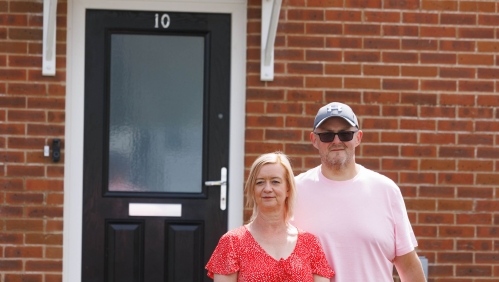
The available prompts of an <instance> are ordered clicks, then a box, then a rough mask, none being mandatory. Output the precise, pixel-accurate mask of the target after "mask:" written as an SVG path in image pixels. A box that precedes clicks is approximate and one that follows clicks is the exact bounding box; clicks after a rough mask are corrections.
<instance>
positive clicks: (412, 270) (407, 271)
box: [393, 251, 426, 282]
mask: <svg viewBox="0 0 499 282" xmlns="http://www.w3.org/2000/svg"><path fill="white" fill-rule="evenodd" d="M393 264H395V267H396V268H397V272H398V274H399V276H400V280H402V282H425V281H426V278H425V276H424V272H423V267H422V266H421V261H420V260H419V258H418V255H417V254H416V251H412V252H410V253H407V254H405V255H402V256H398V257H395V259H394V260H393Z"/></svg>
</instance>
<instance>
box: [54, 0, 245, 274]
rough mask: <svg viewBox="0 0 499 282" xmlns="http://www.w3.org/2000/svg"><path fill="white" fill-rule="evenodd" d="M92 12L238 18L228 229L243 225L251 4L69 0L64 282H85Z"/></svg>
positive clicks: (235, 23) (204, 0)
mask: <svg viewBox="0 0 499 282" xmlns="http://www.w3.org/2000/svg"><path fill="white" fill-rule="evenodd" d="M86 9H110V10H136V11H171V12H203V13H227V14H230V15H231V18H232V23H231V25H232V30H231V79H230V83H231V85H230V141H229V167H228V170H229V172H230V173H229V179H228V181H229V183H231V185H230V186H229V187H233V188H232V189H230V191H229V192H228V195H229V196H228V211H229V212H228V226H227V228H228V229H229V230H230V229H233V228H236V227H238V226H240V225H242V223H243V209H244V205H243V200H244V196H243V184H244V131H245V105H246V25H247V0H193V1H190V2H185V1H182V0H180V1H177V0H151V1H147V2H146V1H143V0H142V1H140V0H115V1H109V0H68V14H67V46H66V54H67V59H66V61H67V65H66V133H65V167H64V169H65V173H64V231H63V281H64V282H69V281H71V282H78V281H81V271H82V270H81V263H82V261H81V256H82V250H81V248H82V232H83V230H82V219H83V213H82V211H83V200H82V195H83V128H84V126H83V120H84V82H85V77H84V73H85V11H86Z"/></svg>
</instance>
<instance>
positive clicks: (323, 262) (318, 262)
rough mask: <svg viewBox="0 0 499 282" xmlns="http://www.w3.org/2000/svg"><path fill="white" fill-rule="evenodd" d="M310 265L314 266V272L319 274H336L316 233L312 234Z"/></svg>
mask: <svg viewBox="0 0 499 282" xmlns="http://www.w3.org/2000/svg"><path fill="white" fill-rule="evenodd" d="M310 237H311V239H310V242H311V246H310V265H311V268H312V273H314V274H317V275H319V276H323V277H327V278H332V277H333V276H334V270H333V269H332V268H331V266H329V263H328V262H327V259H326V254H325V253H324V250H323V249H322V246H321V244H320V242H319V239H317V237H315V236H314V235H312V234H310Z"/></svg>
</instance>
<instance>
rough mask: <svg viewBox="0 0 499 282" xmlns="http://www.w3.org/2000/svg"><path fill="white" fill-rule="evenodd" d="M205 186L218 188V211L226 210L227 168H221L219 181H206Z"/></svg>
mask: <svg viewBox="0 0 499 282" xmlns="http://www.w3.org/2000/svg"><path fill="white" fill-rule="evenodd" d="M204 185H206V186H220V209H221V210H223V211H224V210H226V209H227V168H225V167H222V169H221V170H220V180H215V181H206V182H205V183H204Z"/></svg>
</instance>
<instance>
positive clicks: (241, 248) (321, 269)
mask: <svg viewBox="0 0 499 282" xmlns="http://www.w3.org/2000/svg"><path fill="white" fill-rule="evenodd" d="M206 269H207V270H208V276H209V277H211V278H213V276H214V274H215V273H217V274H222V275H227V274H231V273H234V272H239V274H238V278H237V281H244V282H261V281H265V282H313V281H314V277H313V275H314V274H317V275H320V276H323V277H332V276H333V275H334V271H333V270H332V269H331V267H329V265H328V263H327V261H326V256H325V255H324V252H323V250H322V247H321V245H320V243H319V240H317V238H316V237H315V236H314V235H312V234H310V233H308V232H304V231H302V230H298V239H297V241H296V246H295V248H294V250H293V252H292V253H291V254H290V255H289V256H288V257H287V258H285V259H279V260H276V259H274V258H273V257H271V256H270V255H269V254H267V252H265V250H264V249H263V248H262V247H261V246H260V245H259V244H258V242H256V240H255V239H254V238H253V235H251V233H250V232H249V231H248V229H247V228H246V227H245V226H241V227H239V228H236V229H233V230H231V231H229V232H227V233H226V234H225V235H223V236H222V238H221V239H220V242H219V243H218V245H217V247H216V248H215V251H214V252H213V254H212V255H211V258H210V260H209V261H208V264H207V265H206Z"/></svg>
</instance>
